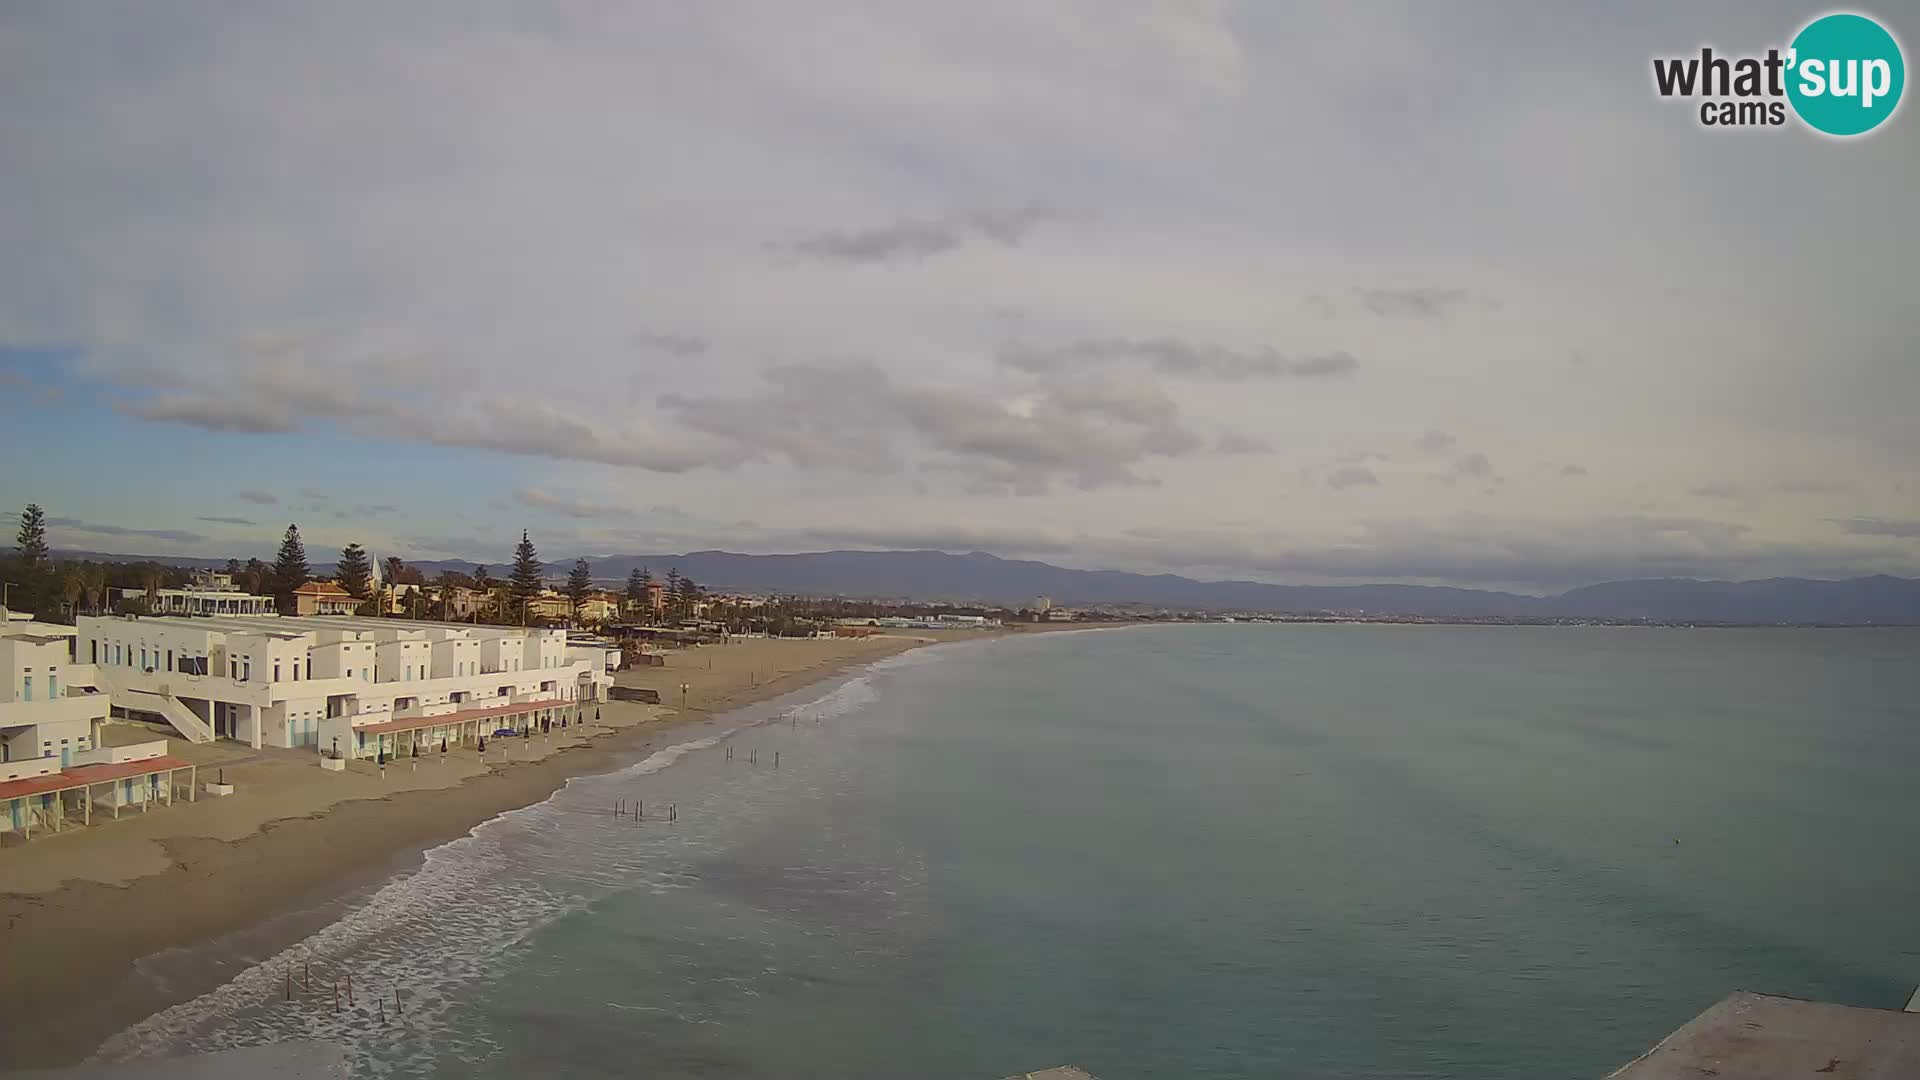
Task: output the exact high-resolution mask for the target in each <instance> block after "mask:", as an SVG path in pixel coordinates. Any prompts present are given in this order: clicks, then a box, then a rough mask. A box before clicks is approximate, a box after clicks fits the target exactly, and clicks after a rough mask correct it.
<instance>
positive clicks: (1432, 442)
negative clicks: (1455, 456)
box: [1413, 429, 1459, 454]
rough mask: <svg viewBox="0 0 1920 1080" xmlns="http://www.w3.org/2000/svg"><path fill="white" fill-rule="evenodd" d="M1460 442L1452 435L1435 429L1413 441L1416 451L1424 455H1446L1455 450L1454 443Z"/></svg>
mask: <svg viewBox="0 0 1920 1080" xmlns="http://www.w3.org/2000/svg"><path fill="white" fill-rule="evenodd" d="M1458 441H1459V440H1457V439H1455V438H1454V437H1453V436H1452V435H1449V434H1447V433H1446V432H1444V431H1440V430H1438V429H1435V430H1432V431H1428V432H1427V433H1426V434H1425V435H1422V436H1420V437H1419V438H1417V439H1415V440H1413V445H1414V448H1415V449H1417V450H1420V451H1422V452H1424V453H1428V454H1444V453H1446V452H1447V451H1449V450H1451V449H1453V446H1454V443H1456V442H1458Z"/></svg>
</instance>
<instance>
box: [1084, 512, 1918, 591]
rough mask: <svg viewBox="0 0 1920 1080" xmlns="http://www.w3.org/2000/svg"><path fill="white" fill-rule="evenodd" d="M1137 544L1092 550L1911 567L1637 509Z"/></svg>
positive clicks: (1330, 575) (1380, 568)
mask: <svg viewBox="0 0 1920 1080" xmlns="http://www.w3.org/2000/svg"><path fill="white" fill-rule="evenodd" d="M1915 524H1920V523H1915ZM1134 541H1135V542H1132V543H1111V542H1108V543H1104V544H1102V543H1101V542H1098V541H1089V546H1093V547H1097V548H1098V550H1100V551H1101V552H1102V553H1103V554H1104V555H1105V556H1107V557H1109V558H1111V559H1113V560H1116V561H1121V560H1125V561H1129V562H1131V563H1132V564H1133V565H1136V566H1138V565H1141V563H1140V561H1139V560H1141V559H1143V558H1144V559H1148V560H1150V564H1151V565H1153V566H1158V567H1164V568H1188V569H1191V568H1194V567H1206V568H1213V569H1216V570H1219V571H1224V572H1228V573H1234V574H1240V575H1252V576H1257V577H1266V578H1280V579H1283V580H1284V579H1293V580H1299V579H1302V578H1308V579H1318V580H1327V581H1427V582H1453V583H1458V584H1466V585H1478V586H1486V587H1502V588H1522V589H1533V590H1556V591H1557V590H1560V589H1565V588H1570V587H1573V586H1578V585H1588V584H1593V583H1595V582H1600V581H1614V580H1621V579H1626V578H1639V577H1695V578H1698V577H1708V578H1712V577H1731V578H1736V579H1746V578H1766V577H1776V576H1811V577H1846V576H1853V575H1856V574H1867V573H1877V572H1897V571H1899V570H1901V569H1903V568H1905V569H1907V570H1909V571H1910V570H1911V568H1912V566H1913V561H1912V559H1911V557H1910V556H1902V555H1901V554H1900V553H1898V552H1897V551H1893V550H1889V549H1887V548H1876V547H1869V546H1858V545H1826V544H1818V543H1784V542H1778V541H1768V540H1764V539H1762V538H1759V537H1756V536H1755V535H1754V533H1753V530H1751V529H1749V528H1747V527H1746V526H1742V525H1737V524H1731V523H1728V522H1721V521H1713V520H1709V519H1702V518H1687V517H1654V516H1641V515H1601V516H1596V517H1583V518H1577V519H1569V520H1564V521H1540V520H1530V519H1515V518H1494V517H1488V516H1484V515H1478V514H1466V515H1458V516H1455V517H1451V518H1439V519H1429V520H1412V519H1390V520H1369V521H1364V522H1362V523H1360V524H1359V525H1358V526H1357V527H1356V529H1355V530H1354V531H1353V532H1352V534H1351V535H1349V536H1347V537H1345V538H1344V539H1342V540H1340V541H1339V542H1301V541H1294V542H1286V541H1280V542H1265V541H1261V540H1258V539H1255V538H1250V537H1248V536H1246V535H1245V534H1240V533H1232V532H1217V531H1208V530H1157V531H1146V532H1142V533H1139V534H1136V536H1135V537H1134Z"/></svg>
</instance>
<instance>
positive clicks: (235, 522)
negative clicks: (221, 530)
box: [195, 516, 254, 525]
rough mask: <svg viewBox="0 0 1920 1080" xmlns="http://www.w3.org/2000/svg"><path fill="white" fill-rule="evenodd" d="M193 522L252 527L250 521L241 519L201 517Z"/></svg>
mask: <svg viewBox="0 0 1920 1080" xmlns="http://www.w3.org/2000/svg"><path fill="white" fill-rule="evenodd" d="M195 520H197V521H211V522H213V523H214V524H216V525H252V524H254V522H252V521H250V520H248V519H246V518H243V517H212V516H202V517H199V518H196V519H195Z"/></svg>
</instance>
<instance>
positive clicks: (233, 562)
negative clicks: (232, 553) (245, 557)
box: [227, 559, 240, 580]
mask: <svg viewBox="0 0 1920 1080" xmlns="http://www.w3.org/2000/svg"><path fill="white" fill-rule="evenodd" d="M227 576H228V577H230V578H234V579H236V580H238V579H239V577H240V560H239V559H228V560H227Z"/></svg>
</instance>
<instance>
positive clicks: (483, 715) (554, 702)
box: [353, 672, 567, 735]
mask: <svg viewBox="0 0 1920 1080" xmlns="http://www.w3.org/2000/svg"><path fill="white" fill-rule="evenodd" d="M508 674H517V672H508ZM565 704H567V702H566V701H565V700H564V699H562V698H549V699H546V700H543V701H523V702H520V703H519V704H517V705H495V706H493V707H492V708H487V709H462V710H460V711H459V712H450V713H441V714H440V715H439V716H409V717H405V718H403V719H400V720H386V721H383V722H381V723H378V724H366V725H364V726H361V727H356V728H354V729H353V730H355V731H359V732H365V733H367V734H369V735H390V734H392V733H394V732H396V731H417V730H418V729H420V728H429V727H444V726H446V725H448V724H465V723H468V722H470V721H474V720H487V719H491V718H492V717H496V716H518V715H519V714H521V713H526V712H532V711H534V710H535V709H553V708H558V707H560V706H562V705H565Z"/></svg>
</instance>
